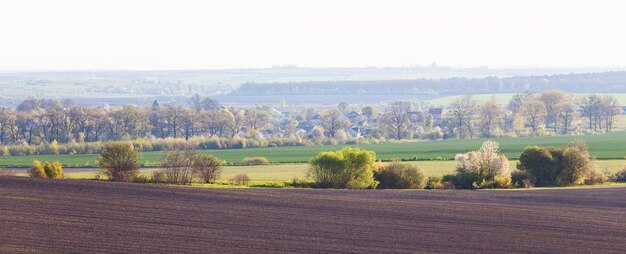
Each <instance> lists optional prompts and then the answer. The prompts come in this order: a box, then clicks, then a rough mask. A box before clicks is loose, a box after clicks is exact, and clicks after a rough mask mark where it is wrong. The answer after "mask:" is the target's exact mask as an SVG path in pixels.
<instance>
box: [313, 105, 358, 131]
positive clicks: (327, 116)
mask: <svg viewBox="0 0 626 254" xmlns="http://www.w3.org/2000/svg"><path fill="white" fill-rule="evenodd" d="M318 125H319V126H320V127H321V128H322V129H323V130H324V131H325V132H326V133H327V134H328V135H327V136H330V137H334V136H335V134H336V133H337V131H339V130H343V129H345V128H348V126H350V121H348V119H346V118H345V117H343V116H342V115H341V112H339V110H338V109H329V110H327V111H324V112H322V113H321V114H320V121H319V123H318Z"/></svg>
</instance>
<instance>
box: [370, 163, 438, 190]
mask: <svg viewBox="0 0 626 254" xmlns="http://www.w3.org/2000/svg"><path fill="white" fill-rule="evenodd" d="M374 179H376V180H377V181H378V182H379V184H378V186H377V188H378V189H423V188H424V187H426V176H424V173H422V171H421V170H420V169H419V168H418V167H416V166H415V165H410V164H403V163H400V162H392V163H389V164H382V165H381V166H379V167H378V169H377V170H375V171H374Z"/></svg>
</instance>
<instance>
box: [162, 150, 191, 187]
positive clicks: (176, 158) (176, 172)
mask: <svg viewBox="0 0 626 254" xmlns="http://www.w3.org/2000/svg"><path fill="white" fill-rule="evenodd" d="M194 157H195V153H194V151H193V150H172V151H169V152H166V153H164V154H163V160H162V161H161V167H163V170H164V172H165V177H166V181H167V183H171V184H188V183H191V179H192V177H193V167H192V163H193V158H194Z"/></svg>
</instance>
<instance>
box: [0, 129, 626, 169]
mask: <svg viewBox="0 0 626 254" xmlns="http://www.w3.org/2000/svg"><path fill="white" fill-rule="evenodd" d="M575 139H582V140H585V141H586V142H587V144H588V145H589V150H590V152H591V154H592V155H593V156H594V157H596V158H597V159H600V160H616V159H623V158H624V156H626V132H615V133H610V134H606V135H593V136H554V137H527V138H496V139H494V140H496V141H497V142H499V143H500V149H501V150H502V152H503V153H505V154H506V155H507V156H508V157H509V158H510V159H517V158H519V155H520V153H521V151H522V150H523V149H524V147H526V146H528V145H541V146H560V145H563V144H566V143H569V142H571V141H572V140H575ZM484 140H485V139H469V140H441V141H423V142H410V143H399V144H371V145H359V146H358V147H360V148H363V149H368V150H373V151H375V152H376V154H377V158H378V159H382V160H390V159H396V158H399V159H413V158H417V159H418V160H442V159H443V160H451V159H453V158H454V155H455V154H457V153H463V152H467V151H469V150H475V149H478V148H479V147H480V145H481V144H482V142H483V141H484ZM342 147H344V145H337V146H310V147H304V146H302V147H275V148H251V149H231V150H203V151H201V152H202V153H210V154H213V155H215V156H217V157H219V158H220V159H222V160H225V161H227V162H230V163H233V162H234V163H237V162H240V161H241V160H242V159H243V158H244V157H257V156H262V157H266V158H268V159H269V160H270V161H272V162H276V163H304V162H306V161H307V160H308V159H309V158H310V157H312V156H314V155H315V154H317V153H318V152H320V151H330V150H337V149H340V148H342ZM161 154H162V153H161V152H145V153H143V155H142V156H143V159H142V162H143V164H144V165H145V166H153V165H157V164H158V161H159V160H160V157H161ZM96 156H97V155H93V154H92V155H32V156H11V157H0V166H3V167H29V166H30V165H32V162H33V160H40V161H59V162H61V163H62V164H63V165H64V166H65V167H94V166H95V160H96Z"/></svg>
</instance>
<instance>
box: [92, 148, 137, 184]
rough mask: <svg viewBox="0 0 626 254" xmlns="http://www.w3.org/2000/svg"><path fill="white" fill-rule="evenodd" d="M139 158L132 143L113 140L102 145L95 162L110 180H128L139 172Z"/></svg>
mask: <svg viewBox="0 0 626 254" xmlns="http://www.w3.org/2000/svg"><path fill="white" fill-rule="evenodd" d="M139 159H140V154H139V152H138V151H137V150H135V149H134V148H133V146H132V144H130V143H123V142H115V143H109V144H107V145H105V146H104V148H103V149H102V152H101V153H100V156H98V159H97V160H96V163H97V164H98V166H99V167H100V168H101V169H102V171H103V173H104V174H105V175H106V176H107V177H108V178H109V179H110V180H113V181H124V182H129V181H132V180H133V179H134V178H135V177H136V176H137V174H138V173H139Z"/></svg>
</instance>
